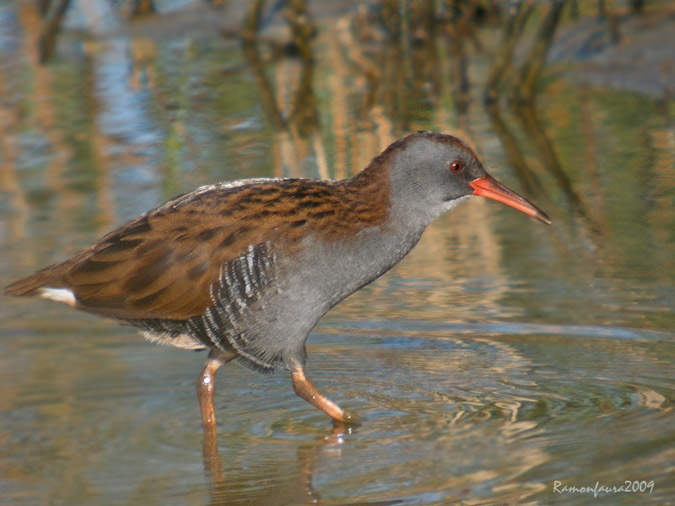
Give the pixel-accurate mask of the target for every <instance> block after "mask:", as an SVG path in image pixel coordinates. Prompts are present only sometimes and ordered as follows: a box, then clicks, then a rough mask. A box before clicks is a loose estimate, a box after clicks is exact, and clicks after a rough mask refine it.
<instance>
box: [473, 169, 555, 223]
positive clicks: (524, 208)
mask: <svg viewBox="0 0 675 506" xmlns="http://www.w3.org/2000/svg"><path fill="white" fill-rule="evenodd" d="M469 184H470V185H471V188H473V194H474V195H480V196H481V197H486V198H488V199H492V200H496V201H497V202H501V203H502V204H506V205H507V206H511V207H513V208H514V209H518V211H520V212H522V213H525V214H527V215H529V216H532V217H533V218H535V219H537V220H539V221H541V222H542V223H546V224H547V225H550V224H551V219H550V218H549V217H548V216H546V213H545V212H544V211H542V210H541V209H539V208H538V207H537V206H535V205H534V204H532V203H531V202H528V201H527V200H525V199H524V198H523V197H521V196H520V195H518V194H517V193H515V192H512V191H511V190H509V189H508V188H507V187H506V186H504V185H503V184H501V183H500V182H499V181H497V180H496V179H495V178H493V177H492V176H485V177H479V178H478V179H474V180H473V181H471V182H470V183H469Z"/></svg>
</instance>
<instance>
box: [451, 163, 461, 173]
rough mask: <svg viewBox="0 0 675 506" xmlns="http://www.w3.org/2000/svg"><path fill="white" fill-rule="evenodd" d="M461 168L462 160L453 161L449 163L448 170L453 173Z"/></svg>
mask: <svg viewBox="0 0 675 506" xmlns="http://www.w3.org/2000/svg"><path fill="white" fill-rule="evenodd" d="M463 168H464V166H463V165H462V162H459V161H454V162H452V163H451V164H450V172H454V173H455V174H457V173H458V172H461V171H462V169H463Z"/></svg>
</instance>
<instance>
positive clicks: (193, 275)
mask: <svg viewBox="0 0 675 506" xmlns="http://www.w3.org/2000/svg"><path fill="white" fill-rule="evenodd" d="M246 193H247V192H245V191H240V192H237V193H236V194H235V195H234V197H235V198H232V196H230V195H227V194H226V195H225V196H223V195H221V196H220V199H221V201H220V202H217V203H216V202H213V201H212V200H211V199H210V198H209V197H210V196H208V195H207V196H202V198H201V199H199V201H195V202H194V203H193V204H192V203H191V204H188V205H181V206H178V207H174V206H170V205H165V206H163V207H161V208H159V209H157V210H156V211H153V212H151V213H149V214H148V215H146V216H143V217H141V218H138V219H137V220H135V221H133V222H131V223H129V224H128V225H126V226H124V227H123V228H121V229H119V230H118V231H116V232H113V233H112V234H109V235H108V236H106V237H104V238H103V239H101V240H100V241H99V242H98V243H96V244H95V245H94V246H93V247H91V248H89V250H87V251H85V252H83V253H85V254H83V255H79V258H77V257H76V258H75V259H73V260H75V261H74V262H72V263H69V265H64V267H67V271H66V272H65V273H64V274H63V276H62V280H63V283H62V286H64V287H67V288H69V289H71V290H73V292H74V293H75V295H76V297H77V300H78V306H79V307H81V308H82V309H85V310H88V311H91V312H94V313H98V314H102V315H106V316H112V317H116V318H122V319H136V318H139V319H150V318H161V319H170V320H186V319H188V318H191V317H193V316H197V315H200V314H202V313H203V312H204V311H205V309H206V308H207V307H208V306H210V305H211V303H212V301H211V295H210V293H211V292H210V291H211V285H212V284H213V283H215V282H216V281H217V280H218V279H219V276H220V273H221V269H222V267H223V266H224V265H226V264H227V263H228V262H231V261H232V260H234V259H235V258H237V257H239V256H240V255H242V254H244V253H245V252H246V249H247V248H248V247H249V246H250V245H251V244H261V243H271V244H274V247H276V248H281V249H285V248H291V247H292V245H293V243H294V242H297V239H298V238H299V237H300V232H299V231H298V230H297V227H293V226H292V224H293V219H292V216H293V215H294V214H295V213H296V212H297V209H296V208H295V206H294V205H292V204H290V205H289V203H288V202H287V201H286V199H283V201H279V202H277V203H275V204H273V205H269V206H267V209H266V213H265V219H264V220H260V219H259V218H260V217H259V216H256V214H255V213H254V212H252V211H253V210H252V209H251V206H255V205H259V203H257V202H255V199H253V200H252V201H249V199H247V198H246ZM224 197H230V198H224ZM282 211H283V212H282ZM289 217H290V218H291V219H290V220H289Z"/></svg>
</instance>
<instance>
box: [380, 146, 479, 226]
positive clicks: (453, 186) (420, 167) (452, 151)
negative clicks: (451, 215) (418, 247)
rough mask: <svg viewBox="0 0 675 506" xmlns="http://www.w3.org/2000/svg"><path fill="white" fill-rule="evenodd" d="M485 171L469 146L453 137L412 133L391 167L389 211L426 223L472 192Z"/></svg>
mask: <svg viewBox="0 0 675 506" xmlns="http://www.w3.org/2000/svg"><path fill="white" fill-rule="evenodd" d="M486 175H487V174H486V172H485V169H484V168H483V165H482V164H481V163H480V161H479V160H478V158H477V157H476V155H475V154H474V153H473V151H471V149H470V148H469V147H468V146H466V145H465V144H463V143H462V142H461V141H459V140H458V139H456V138H454V137H450V136H446V135H438V134H427V133H420V134H413V135H412V136H411V137H409V142H408V143H407V144H406V146H405V147H404V148H403V149H401V151H399V152H398V153H396V154H395V157H394V160H393V164H392V167H391V172H390V178H391V185H392V211H393V212H395V213H397V214H399V213H402V216H406V217H407V219H408V220H414V221H417V222H420V223H426V224H428V223H429V222H431V221H432V220H433V219H434V218H436V217H437V216H438V215H440V214H441V213H443V212H445V211H447V210H448V209H450V208H451V207H453V206H454V204H456V203H457V202H458V201H459V200H460V199H462V197H467V196H469V195H472V194H473V193H474V190H473V188H472V187H471V185H470V183H471V182H472V181H474V180H476V179H478V178H481V177H485V176H486Z"/></svg>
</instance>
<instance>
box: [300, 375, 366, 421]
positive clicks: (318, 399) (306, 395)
mask: <svg viewBox="0 0 675 506" xmlns="http://www.w3.org/2000/svg"><path fill="white" fill-rule="evenodd" d="M291 381H292V382H293V389H294V390H295V393H296V394H298V396H299V397H302V398H303V399H305V400H306V401H307V402H309V403H310V404H312V405H313V406H316V407H317V408H319V409H320V410H321V411H323V412H324V413H326V414H327V415H328V416H330V417H331V418H332V419H333V420H335V421H336V422H341V423H345V424H349V425H359V424H360V422H359V418H358V416H356V414H354V413H351V412H349V411H347V410H346V409H342V408H341V407H340V406H338V405H337V404H335V403H334V402H333V401H331V400H330V399H328V398H327V397H324V396H323V395H321V394H320V393H319V391H318V390H317V389H316V387H315V386H314V385H313V384H312V382H311V381H310V380H309V379H307V378H306V377H305V371H303V370H302V369H301V368H300V367H297V368H295V369H293V370H292V371H291Z"/></svg>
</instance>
